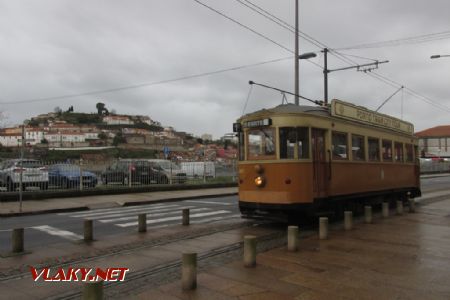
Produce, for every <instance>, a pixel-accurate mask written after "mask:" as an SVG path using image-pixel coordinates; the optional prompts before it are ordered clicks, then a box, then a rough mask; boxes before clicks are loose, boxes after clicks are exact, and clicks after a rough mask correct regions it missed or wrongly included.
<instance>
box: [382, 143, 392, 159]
mask: <svg viewBox="0 0 450 300" xmlns="http://www.w3.org/2000/svg"><path fill="white" fill-rule="evenodd" d="M382 147H383V161H392V141H389V140H383V142H382Z"/></svg>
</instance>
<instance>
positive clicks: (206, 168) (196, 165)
mask: <svg viewBox="0 0 450 300" xmlns="http://www.w3.org/2000/svg"><path fill="white" fill-rule="evenodd" d="M181 170H183V172H184V173H186V175H187V176H188V177H194V178H197V177H208V178H215V177H216V166H215V165H214V162H212V161H205V162H203V161H189V162H182V163H181Z"/></svg>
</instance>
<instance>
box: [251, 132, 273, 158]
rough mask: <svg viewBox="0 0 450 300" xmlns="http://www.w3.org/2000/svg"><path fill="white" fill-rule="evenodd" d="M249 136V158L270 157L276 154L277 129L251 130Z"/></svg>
mask: <svg viewBox="0 0 450 300" xmlns="http://www.w3.org/2000/svg"><path fill="white" fill-rule="evenodd" d="M247 137H248V158H249V159H270V158H274V156H275V131H274V129H273V128H264V129H256V130H251V131H249V132H248V134H247Z"/></svg>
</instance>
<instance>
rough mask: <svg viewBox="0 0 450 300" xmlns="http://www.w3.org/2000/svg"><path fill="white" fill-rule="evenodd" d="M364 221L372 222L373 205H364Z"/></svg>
mask: <svg viewBox="0 0 450 300" xmlns="http://www.w3.org/2000/svg"><path fill="white" fill-rule="evenodd" d="M364 223H366V224H371V223H372V206H370V205H366V206H364Z"/></svg>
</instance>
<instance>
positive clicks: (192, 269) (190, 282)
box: [181, 253, 197, 290]
mask: <svg viewBox="0 0 450 300" xmlns="http://www.w3.org/2000/svg"><path fill="white" fill-rule="evenodd" d="M181 286H182V288H183V290H195V289H196V288H197V253H183V257H182V266H181Z"/></svg>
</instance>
